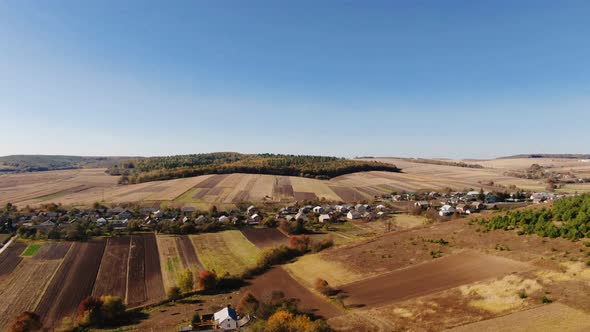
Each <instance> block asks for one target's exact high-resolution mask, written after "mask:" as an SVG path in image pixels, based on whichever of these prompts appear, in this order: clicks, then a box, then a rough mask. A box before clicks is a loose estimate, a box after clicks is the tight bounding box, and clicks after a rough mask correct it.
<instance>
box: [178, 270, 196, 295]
mask: <svg viewBox="0 0 590 332" xmlns="http://www.w3.org/2000/svg"><path fill="white" fill-rule="evenodd" d="M178 287H180V290H181V291H183V292H185V293H188V292H190V291H192V290H193V288H194V287H195V284H194V278H193V272H192V271H191V270H190V269H185V270H184V272H182V273H181V274H180V276H178Z"/></svg>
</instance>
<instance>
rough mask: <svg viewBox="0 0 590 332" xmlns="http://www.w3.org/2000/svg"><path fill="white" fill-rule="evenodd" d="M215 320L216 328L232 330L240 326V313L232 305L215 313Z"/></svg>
mask: <svg viewBox="0 0 590 332" xmlns="http://www.w3.org/2000/svg"><path fill="white" fill-rule="evenodd" d="M213 320H215V324H216V328H218V329H222V330H225V331H231V330H235V329H237V328H238V314H237V313H236V311H235V310H234V309H233V308H232V307H230V306H227V307H225V308H223V309H221V310H219V311H218V312H216V313H215V314H213Z"/></svg>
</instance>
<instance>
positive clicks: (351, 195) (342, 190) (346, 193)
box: [330, 186, 367, 202]
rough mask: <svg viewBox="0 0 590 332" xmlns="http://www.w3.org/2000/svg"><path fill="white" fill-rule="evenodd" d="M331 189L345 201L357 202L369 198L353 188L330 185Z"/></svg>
mask: <svg viewBox="0 0 590 332" xmlns="http://www.w3.org/2000/svg"><path fill="white" fill-rule="evenodd" d="M330 189H332V190H333V191H334V192H335V193H336V195H338V196H340V198H341V199H342V200H343V201H345V202H357V201H360V200H363V199H366V198H367V197H366V196H365V195H363V194H361V193H359V192H358V191H356V190H355V189H353V188H347V187H335V186H330Z"/></svg>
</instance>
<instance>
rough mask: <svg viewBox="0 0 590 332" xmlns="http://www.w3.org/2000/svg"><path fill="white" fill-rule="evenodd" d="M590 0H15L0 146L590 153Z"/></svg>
mask: <svg viewBox="0 0 590 332" xmlns="http://www.w3.org/2000/svg"><path fill="white" fill-rule="evenodd" d="M588 17H590V2H588V1H540V0H539V1H524V0H523V1H450V0H449V1H434V0H433V1H248V2H245V1H205V0H203V1H170V2H168V1H166V2H165V1H137V2H136V1H105V0H103V1H57V0H56V1H25V0H14V1H8V0H0V115H1V116H2V117H1V118H2V124H3V126H2V129H1V130H0V141H1V142H2V144H0V155H8V154H71V155H170V154H181V153H200V152H212V151H238V152H248V153H250V152H275V153H295V154H326V155H337V156H360V155H376V156H422V157H450V158H486V157H495V156H501V155H508V154H515V153H532V152H547V153H590V151H589V150H588V147H589V146H590V144H589V143H590V130H589V127H590V39H589V37H588V36H590V20H588Z"/></svg>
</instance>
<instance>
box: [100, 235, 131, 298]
mask: <svg viewBox="0 0 590 332" xmlns="http://www.w3.org/2000/svg"><path fill="white" fill-rule="evenodd" d="M128 259H129V237H126V236H125V237H111V238H108V239H107V244H106V248H105V251H104V255H103V257H102V261H101V263H100V269H99V270H98V276H97V277H96V283H95V284H94V290H93V291H92V295H94V296H102V295H116V296H119V297H120V298H122V299H125V295H126V292H127V263H128Z"/></svg>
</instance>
